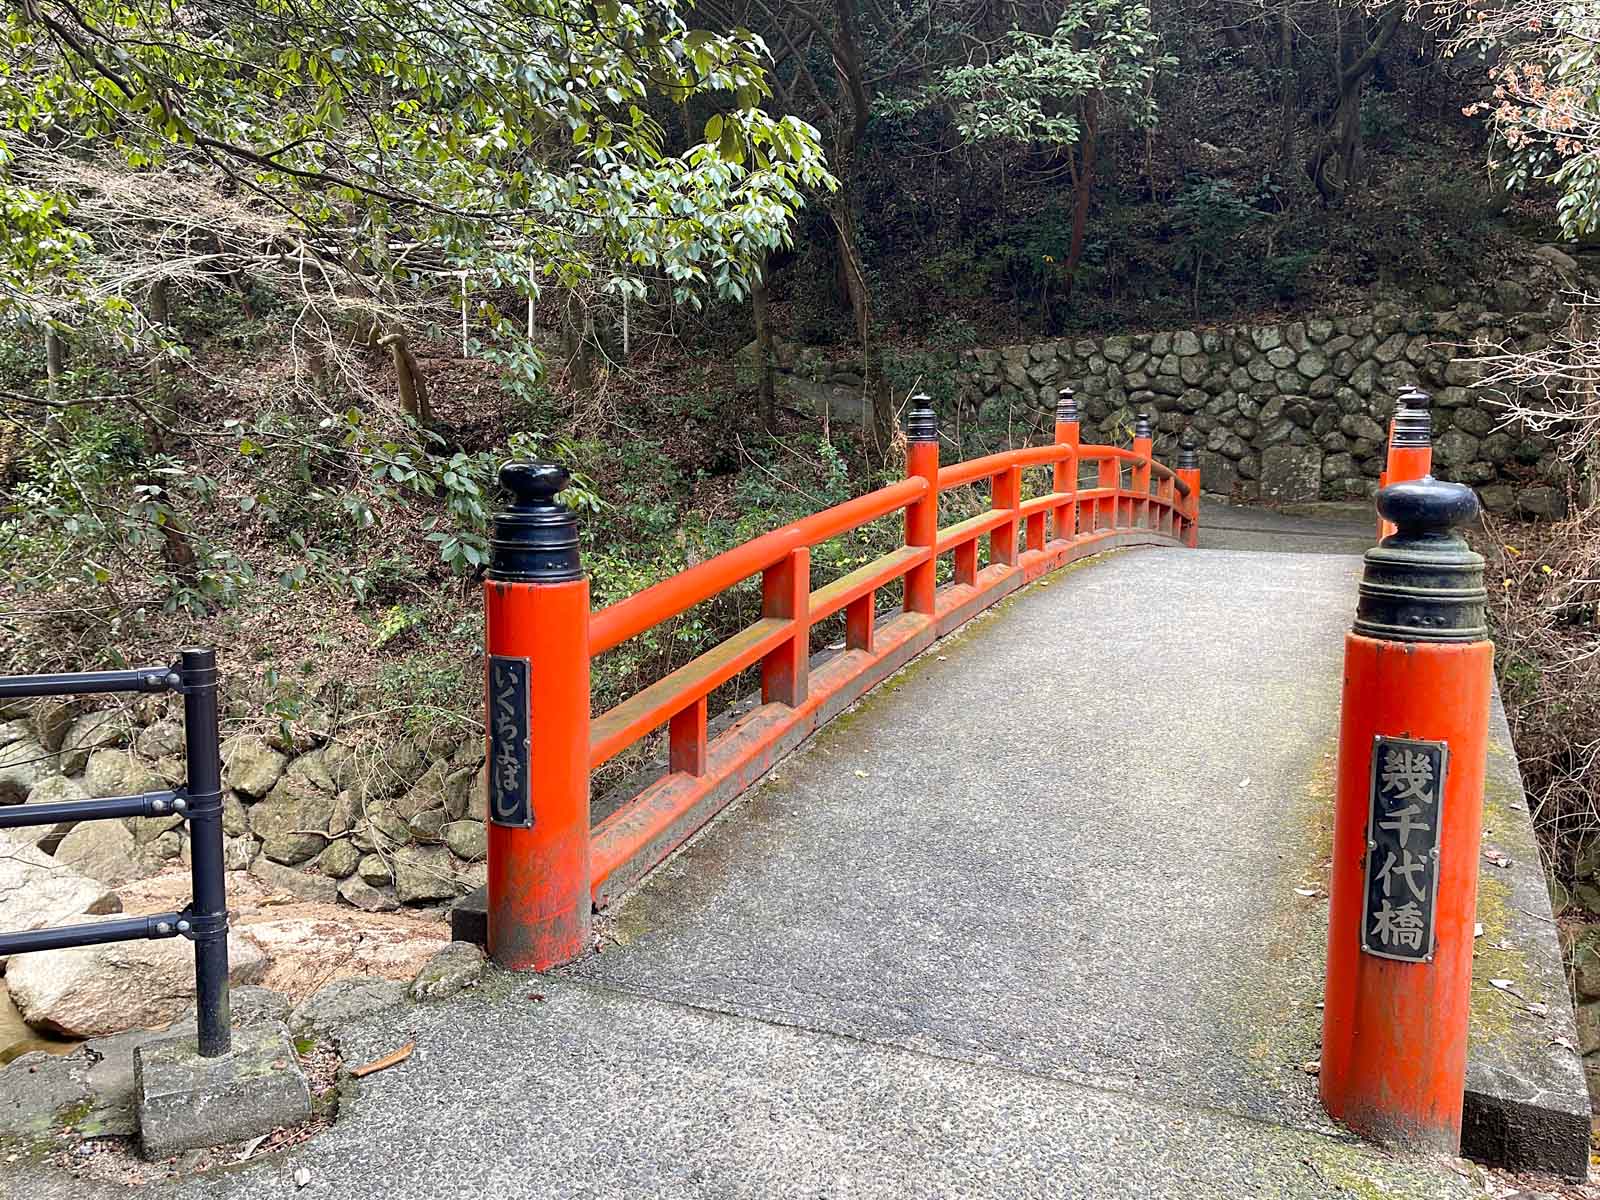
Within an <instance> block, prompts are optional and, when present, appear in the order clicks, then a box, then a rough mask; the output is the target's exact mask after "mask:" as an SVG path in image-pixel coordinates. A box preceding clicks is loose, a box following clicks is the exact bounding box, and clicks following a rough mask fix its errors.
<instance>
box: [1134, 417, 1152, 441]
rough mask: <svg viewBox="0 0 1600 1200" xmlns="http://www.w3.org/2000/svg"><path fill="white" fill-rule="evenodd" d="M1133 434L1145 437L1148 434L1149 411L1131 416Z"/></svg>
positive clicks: (1137, 436)
mask: <svg viewBox="0 0 1600 1200" xmlns="http://www.w3.org/2000/svg"><path fill="white" fill-rule="evenodd" d="M1133 436H1134V437H1136V438H1147V437H1149V436H1150V414H1149V413H1147V412H1142V413H1139V414H1138V415H1137V416H1136V417H1134V418H1133Z"/></svg>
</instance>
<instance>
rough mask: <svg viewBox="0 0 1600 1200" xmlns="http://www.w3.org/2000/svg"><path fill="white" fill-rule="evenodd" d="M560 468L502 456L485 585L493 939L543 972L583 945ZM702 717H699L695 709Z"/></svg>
mask: <svg viewBox="0 0 1600 1200" xmlns="http://www.w3.org/2000/svg"><path fill="white" fill-rule="evenodd" d="M567 481H568V476H567V473H566V472H565V471H564V470H562V469H561V468H560V467H557V466H553V465H550V464H537V463H517V462H513V463H507V464H506V465H505V466H504V467H502V468H501V469H500V483H501V485H502V486H503V487H505V488H506V489H507V490H508V491H510V492H511V493H512V495H513V497H514V499H513V502H512V504H511V507H510V508H509V509H508V510H506V511H504V512H500V513H497V514H496V515H495V518H494V531H493V534H492V537H491V542H490V560H489V569H488V571H487V573H486V578H485V580H484V585H483V593H484V605H485V610H486V611H485V635H486V640H487V650H488V663H487V678H486V696H485V702H486V706H487V707H486V714H485V716H486V719H485V722H484V724H485V727H486V728H485V732H486V736H487V739H488V748H487V754H488V771H487V774H488V787H489V795H488V816H489V882H488V943H489V945H488V949H489V954H490V956H491V957H492V958H493V959H494V960H495V962H497V963H499V964H500V965H501V966H504V967H510V968H512V969H513V970H527V969H532V970H535V971H542V970H544V969H545V968H547V967H552V966H555V965H557V964H560V963H564V962H569V961H571V960H572V959H574V958H577V957H578V956H579V955H580V954H582V953H583V952H584V951H585V950H586V949H587V948H588V943H589V918H590V912H591V902H590V897H589V581H588V580H587V579H585V578H584V575H583V569H582V566H581V565H580V563H579V561H578V525H577V519H576V517H575V516H574V515H573V513H572V511H571V510H570V509H568V508H567V506H566V505H564V504H562V503H561V502H560V501H559V500H557V499H556V496H557V495H558V494H559V493H560V492H561V489H562V488H564V487H566V485H567ZM701 719H702V720H703V719H704V718H703V717H701Z"/></svg>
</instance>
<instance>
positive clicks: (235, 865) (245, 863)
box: [222, 834, 261, 871]
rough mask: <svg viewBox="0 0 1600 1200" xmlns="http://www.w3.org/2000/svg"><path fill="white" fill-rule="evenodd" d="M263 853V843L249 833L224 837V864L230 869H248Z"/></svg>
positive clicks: (225, 867)
mask: <svg viewBox="0 0 1600 1200" xmlns="http://www.w3.org/2000/svg"><path fill="white" fill-rule="evenodd" d="M260 853H261V843H260V842H258V841H256V839H255V838H253V837H251V836H250V835H249V834H244V835H243V836H242V837H225V838H223V839H222V866H223V868H224V869H225V870H229V871H248V870H249V869H250V864H251V863H253V862H255V860H256V855H258V854H260Z"/></svg>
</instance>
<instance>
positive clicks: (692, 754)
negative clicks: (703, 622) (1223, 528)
mask: <svg viewBox="0 0 1600 1200" xmlns="http://www.w3.org/2000/svg"><path fill="white" fill-rule="evenodd" d="M917 400H918V401H919V402H920V403H918V404H917V407H915V408H914V409H913V411H912V413H911V415H910V419H909V421H908V427H907V456H906V457H907V477H906V478H905V479H903V480H901V481H898V482H896V483H892V484H890V485H888V486H887V487H883V488H879V489H878V490H876V491H874V492H871V493H869V494H867V495H865V496H860V497H857V498H856V499H853V500H849V501H846V502H845V503H843V504H839V505H835V506H834V507H832V508H829V509H825V510H824V511H822V512H819V513H816V514H814V515H812V516H810V517H807V518H804V519H803V520H801V521H797V522H794V523H792V524H789V525H786V526H784V527H782V528H781V529H777V530H774V531H772V532H771V533H768V534H764V535H762V536H760V537H758V538H755V539H753V540H752V541H749V542H747V543H745V544H744V545H742V546H739V547H736V548H734V549H732V550H729V551H727V552H725V553H723V554H720V555H717V556H716V557H715V558H711V559H708V560H707V561H705V562H703V563H700V564H698V565H696V566H694V567H691V568H689V569H688V570H685V571H683V572H681V573H679V574H677V575H674V576H672V577H671V578H669V579H665V580H662V581H661V582H660V583H657V584H655V585H653V586H651V587H649V588H646V589H645V590H643V591H641V592H639V593H638V594H636V595H634V596H631V597H629V598H627V599H625V600H622V601H620V602H618V603H616V604H613V605H611V606H609V607H608V608H604V609H601V610H599V611H598V612H594V613H592V614H590V613H588V600H587V595H588V593H587V583H586V581H584V580H583V576H582V571H581V569H580V567H579V564H578V561H577V551H576V531H575V527H572V528H568V529H566V530H565V531H563V527H562V523H563V522H565V523H566V525H567V526H571V522H572V521H573V518H572V517H571V515H570V514H569V513H567V512H566V510H565V509H564V508H562V507H561V506H560V505H559V503H557V502H556V501H555V496H556V494H557V493H558V492H559V490H560V488H561V487H562V486H564V483H565V479H564V475H563V473H561V472H559V471H556V470H555V469H552V468H529V467H525V466H523V467H508V468H507V470H506V471H505V472H503V473H502V480H503V482H505V483H506V485H507V486H508V487H509V488H511V489H512V490H513V491H515V492H517V493H518V495H519V500H520V501H521V503H519V505H518V506H517V507H516V508H514V509H513V510H512V511H511V512H509V513H506V514H502V515H501V516H499V517H497V518H496V529H495V549H494V554H495V561H494V564H493V565H491V568H490V571H489V579H488V581H487V583H486V585H485V587H486V605H487V608H488V614H489V615H488V622H487V625H488V643H489V646H488V648H489V656H490V661H489V674H490V678H489V704H490V720H489V721H488V722H487V725H488V730H489V743H490V744H489V758H490V763H491V786H490V804H489V815H490V837H489V885H488V891H489V896H488V906H489V946H490V951H491V953H493V954H494V955H495V956H496V957H497V959H499V960H500V961H501V962H503V963H506V964H507V965H513V966H537V967H540V968H542V967H544V966H548V965H550V964H551V963H553V962H559V961H564V960H565V959H566V958H570V957H572V956H573V955H574V954H575V953H577V952H579V950H580V949H581V947H582V945H583V944H584V942H585V941H586V937H587V909H588V902H590V901H592V903H593V905H595V906H597V907H603V906H605V905H606V904H608V903H609V902H610V901H611V900H613V899H615V898H616V897H617V896H619V895H620V894H621V893H622V892H624V891H625V890H627V888H628V887H630V886H631V885H632V884H633V883H635V882H636V881H637V880H639V879H640V878H642V877H643V875H644V874H645V873H646V872H648V871H649V870H650V869H651V868H652V867H654V866H655V865H656V864H657V863H659V862H661V861H662V860H663V859H664V858H666V857H667V856H668V855H669V854H671V853H672V852H673V851H674V850H675V849H676V848H677V847H679V846H680V845H682V844H683V843H684V841H686V840H687V839H688V838H689V837H690V836H691V835H692V834H693V833H694V832H695V831H696V830H697V829H699V828H700V827H701V826H702V825H704V824H705V822H706V821H708V820H709V819H710V818H711V817H712V816H714V815H715V814H716V813H717V812H718V811H720V809H721V808H722V807H723V806H725V805H726V804H727V803H728V802H729V801H730V800H732V799H733V798H734V797H735V796H737V795H738V794H739V793H740V792H742V791H743V790H744V789H745V788H746V787H748V786H749V785H750V784H751V783H753V782H754V781H755V780H756V779H758V778H759V777H760V776H761V775H762V774H763V773H765V772H766V770H768V769H769V768H770V767H771V766H772V765H773V763H775V762H776V761H777V760H778V759H779V758H780V757H781V756H782V755H783V754H784V753H786V752H787V751H788V750H790V749H792V748H793V747H794V746H796V745H798V744H799V743H800V742H801V741H803V740H804V739H805V737H806V736H808V735H809V734H810V733H811V732H813V731H814V730H815V729H816V728H818V727H819V726H820V725H822V724H823V723H825V722H826V721H827V720H829V719H830V718H831V717H833V716H834V715H836V714H837V713H838V712H840V711H842V710H843V709H844V708H845V707H846V706H847V705H849V704H850V703H852V702H853V701H854V700H856V699H857V698H858V697H860V696H861V695H862V694H864V693H865V692H866V691H867V690H869V689H870V688H871V687H873V686H874V685H875V684H877V683H878V682H880V681H881V680H882V679H884V678H886V677H887V676H888V675H890V674H892V673H893V672H894V671H895V670H898V669H899V668H900V667H901V666H902V665H903V664H904V663H905V662H907V661H909V660H910V659H911V658H912V657H914V656H915V655H916V654H917V653H919V652H920V651H921V650H923V649H925V648H926V647H927V646H929V645H931V644H932V643H933V642H934V641H935V640H937V639H938V638H939V637H941V636H943V635H944V634H946V633H949V632H950V631H951V630H953V629H955V628H956V627H958V626H959V625H961V624H962V623H963V622H965V621H967V620H968V619H970V618H971V617H972V616H974V615H975V614H976V613H978V612H980V611H982V610H983V609H985V608H987V607H988V606H989V605H991V604H993V603H995V602H996V601H997V600H999V599H1001V598H1002V597H1003V596H1005V595H1006V594H1008V593H1009V592H1010V591H1012V590H1014V589H1015V588H1017V587H1020V586H1021V585H1022V584H1023V583H1025V582H1028V581H1030V580H1032V579H1035V578H1037V577H1038V576H1040V575H1042V574H1044V573H1046V572H1047V571H1050V570H1052V569H1054V568H1056V567H1059V566H1062V565H1064V564H1066V563H1068V562H1070V561H1073V560H1074V559H1077V558H1081V557H1084V556H1085V555H1088V554H1092V553H1095V552H1097V551H1100V550H1104V549H1109V548H1112V547H1116V546H1128V545H1142V544H1161V543H1167V544H1174V545H1190V546H1192V545H1194V544H1195V538H1196V529H1197V522H1198V519H1199V507H1198V504H1199V490H1200V489H1199V471H1198V469H1197V461H1196V456H1195V449H1194V447H1193V445H1192V444H1191V443H1188V442H1187V441H1186V443H1185V447H1184V450H1183V457H1182V458H1181V459H1180V463H1179V466H1178V468H1177V469H1173V468H1170V467H1167V466H1165V465H1164V464H1161V463H1158V462H1156V461H1155V459H1154V453H1153V449H1154V447H1153V438H1152V434H1151V429H1150V423H1149V420H1148V418H1146V417H1144V416H1142V415H1141V416H1140V418H1139V422H1138V426H1137V428H1136V431H1135V436H1134V440H1133V446H1132V447H1131V448H1125V447H1117V446H1097V445H1083V444H1081V439H1080V436H1079V424H1078V419H1077V413H1076V410H1075V407H1074V406H1073V404H1072V399H1071V395H1070V392H1067V393H1066V394H1064V397H1063V403H1062V406H1061V408H1060V409H1059V410H1058V412H1057V422H1056V430H1055V441H1054V442H1053V443H1052V444H1050V445H1045V446H1034V447H1025V448H1022V449H1016V450H1007V451H1003V452H1001V453H999V454H993V455H989V456H987V457H984V458H979V459H973V460H971V461H968V462H964V463H956V464H952V465H947V466H941V465H940V463H939V443H938V433H937V429H936V427H935V419H934V414H933V411H932V409H931V408H929V407H927V406H926V402H925V398H921V397H919V398H917ZM1030 468H1048V469H1049V470H1050V472H1051V476H1050V478H1051V482H1050V490H1049V491H1047V492H1045V493H1044V494H1042V495H1038V496H1032V497H1028V498H1024V494H1023V486H1022V478H1023V471H1024V470H1027V469H1030ZM1085 468H1092V469H1093V471H1094V482H1093V485H1092V486H1081V485H1080V482H1079V481H1080V476H1081V474H1082V472H1083V470H1084V469H1085ZM985 481H987V482H988V484H989V487H990V494H991V500H990V505H991V506H990V510H989V511H988V512H985V513H980V514H979V515H977V516H975V517H972V518H969V519H967V520H964V521H961V522H958V523H956V524H953V525H950V526H947V527H946V528H943V529H941V528H939V525H938V503H939V495H940V493H942V492H946V491H949V490H951V489H952V488H957V487H962V486H965V485H969V484H980V483H983V482H985ZM895 513H904V521H905V537H904V543H903V545H901V546H900V547H898V548H896V549H894V550H891V551H889V552H888V553H887V554H884V555H882V556H880V557H879V558H876V559H874V560H873V561H872V562H869V563H867V564H866V565H864V566H862V567H859V568H857V569H856V570H853V571H851V572H849V573H848V574H846V575H844V576H842V577H841V578H839V579H836V580H833V581H832V582H829V583H827V584H824V585H822V586H821V587H816V588H813V586H812V580H811V551H812V549H813V548H814V547H816V546H818V545H820V544H821V543H824V542H826V541H828V540H829V539H831V538H834V537H838V536H840V535H841V534H844V533H848V532H850V531H851V530H853V529H856V528H858V527H860V526H862V525H865V524H868V523H869V522H872V521H876V520H880V519H882V518H884V517H888V516H892V515H893V514H895ZM986 537H987V539H988V543H989V556H988V562H987V564H986V565H983V566H980V554H979V549H980V546H979V544H980V542H981V541H982V539H984V538H986ZM946 554H949V555H951V556H953V559H954V572H953V579H952V580H951V582H949V583H948V584H946V585H945V586H944V587H942V588H941V587H937V586H936V585H937V564H938V560H939V558H940V557H942V556H943V555H946ZM756 575H760V577H761V581H762V587H761V594H762V607H761V616H760V617H759V618H758V619H757V620H756V621H755V622H754V623H753V624H751V625H749V626H747V627H746V628H745V629H743V630H740V631H739V632H738V633H736V634H734V635H733V636H732V637H730V638H728V639H727V640H725V641H723V642H722V643H720V644H719V645H717V646H715V647H713V648H711V649H710V650H707V651H706V652H705V653H703V654H701V655H699V656H698V657H697V658H695V659H694V660H693V661H691V662H689V663H686V664H685V665H683V666H681V667H679V668H677V669H676V670H674V671H672V672H670V673H669V674H667V675H666V676H665V677H663V678H662V679H660V680H657V681H656V682H655V683H652V684H650V685H649V686H647V687H645V688H644V689H643V690H641V691H639V692H638V693H637V694H635V695H633V696H631V697H629V698H627V699H625V700H623V701H622V702H621V703H619V704H617V705H616V706H615V707H613V708H611V709H610V710H608V711H606V712H604V713H601V714H599V715H597V716H594V717H593V718H592V720H591V718H590V713H589V711H588V700H589V688H588V676H589V668H590V663H591V662H592V660H593V658H594V657H595V656H597V655H599V654H602V653H604V652H606V651H607V650H610V649H613V648H615V647H616V646H619V645H621V644H622V643H623V642H625V641H627V640H628V639H629V638H632V637H636V636H638V635H639V634H641V633H644V632H646V631H647V630H650V629H653V628H655V627H657V626H659V625H661V624H663V623H665V622H668V621H671V620H673V619H675V618H677V617H679V616H681V615H682V614H684V613H686V612H687V611H688V610H690V609H692V608H693V607H694V606H695V605H697V604H700V603H702V602H704V601H706V600H709V599H711V598H712V597H714V596H716V595H718V594H719V593H721V592H723V591H725V590H727V589H728V588H731V587H734V586H736V585H738V584H740V583H742V582H743V581H745V580H747V579H750V578H752V577H754V576H756ZM902 580H903V595H902V599H901V603H900V605H899V607H898V610H896V611H891V612H888V613H884V612H881V611H880V607H879V604H878V593H879V592H880V591H881V590H882V589H884V588H886V587H890V586H892V585H895V584H897V583H900V582H901V581H902ZM841 612H842V613H843V614H844V625H845V637H844V645H843V648H842V651H841V652H840V653H837V654H835V655H832V656H823V657H820V658H818V659H817V660H815V661H813V658H812V655H811V641H812V630H813V628H814V627H815V626H816V625H818V624H819V623H820V622H822V621H824V620H826V619H828V618H830V617H834V616H836V615H837V614H839V613H841ZM754 667H759V669H760V673H761V704H760V705H758V706H757V707H755V708H754V709H753V710H752V711H750V712H748V713H745V714H743V715H741V716H739V717H737V719H734V720H732V721H731V722H730V723H729V724H727V726H726V728H723V729H721V730H720V731H719V732H717V734H716V735H715V736H712V733H711V730H710V723H709V720H708V718H709V715H710V714H709V707H708V704H709V698H710V696H711V694H712V693H713V692H714V691H715V690H716V689H717V688H718V687H720V686H722V685H723V684H725V683H727V682H729V681H730V680H732V679H734V678H735V677H737V676H738V675H739V674H740V673H741V672H743V671H745V670H748V669H750V668H754ZM533 675H537V676H538V680H539V684H540V687H539V688H538V689H534V688H532V687H531V686H530V683H529V680H530V677H531V676H533ZM575 679H576V680H578V681H579V682H576V683H575V682H574V680H575ZM662 727H665V728H666V730H667V743H668V753H667V759H668V762H667V770H666V771H665V772H664V773H663V774H662V775H661V777H660V778H658V779H656V780H655V781H654V782H652V783H650V784H649V785H647V786H646V787H645V788H644V789H643V790H642V791H640V792H639V793H638V795H636V796H634V797H633V798H632V799H630V800H628V801H627V802H625V803H624V804H623V805H622V806H621V807H619V808H618V809H617V810H616V811H614V812H612V813H611V814H610V815H608V816H606V817H605V818H604V819H603V820H602V821H600V822H599V824H597V825H596V826H594V828H593V830H592V831H590V830H589V828H588V824H587V815H588V782H589V773H590V772H592V771H593V770H594V769H595V768H596V767H599V766H600V765H602V764H604V763H606V762H608V761H609V760H611V759H612V758H614V757H615V756H616V755H618V754H620V753H622V752H623V751H624V750H626V749H627V748H628V747H630V746H631V745H633V744H634V743H636V742H638V741H639V740H640V739H642V738H644V737H647V736H648V735H650V734H651V733H653V732H655V731H656V730H658V729H661V728H662ZM574 743H576V745H574ZM536 795H537V799H536ZM536 810H539V811H536ZM541 822H544V824H543V826H542V827H541ZM579 823H581V824H582V831H583V835H584V838H585V841H586V843H587V844H586V845H584V846H582V847H581V848H580V847H578V846H577V844H576V843H577V839H578V837H579V832H578V830H577V829H575V828H574V829H570V830H564V829H561V828H560V826H562V825H577V824H579ZM580 859H581V860H582V861H579V860H580ZM580 880H581V887H582V889H583V892H584V896H583V901H584V902H583V903H580V902H579V900H578V898H577V896H575V895H570V894H567V893H570V892H572V891H574V890H576V889H577V888H578V887H579V886H580ZM580 908H581V909H583V910H584V911H583V912H582V913H581V914H580V913H579V912H578V909H580ZM558 927H559V928H558Z"/></svg>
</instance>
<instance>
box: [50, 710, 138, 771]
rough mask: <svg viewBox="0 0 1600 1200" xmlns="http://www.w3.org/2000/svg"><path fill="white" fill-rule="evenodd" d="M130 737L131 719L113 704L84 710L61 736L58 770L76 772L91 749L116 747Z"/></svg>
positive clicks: (86, 761) (86, 763)
mask: <svg viewBox="0 0 1600 1200" xmlns="http://www.w3.org/2000/svg"><path fill="white" fill-rule="evenodd" d="M132 740H133V722H132V721H130V720H129V719H128V714H127V713H125V712H123V711H121V710H120V709H115V708H102V709H97V710H95V711H94V712H91V713H85V714H84V715H83V716H81V717H79V718H78V719H77V720H76V721H74V722H73V723H72V727H71V728H70V729H68V730H67V733H66V736H65V737H64V738H62V739H61V773H62V774H63V775H76V774H78V773H79V772H81V771H82V770H83V769H84V767H86V766H87V765H88V763H89V754H90V752H91V751H93V750H100V749H107V750H109V749H118V748H121V747H124V746H127V745H128V744H129V743H130V742H132Z"/></svg>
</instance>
